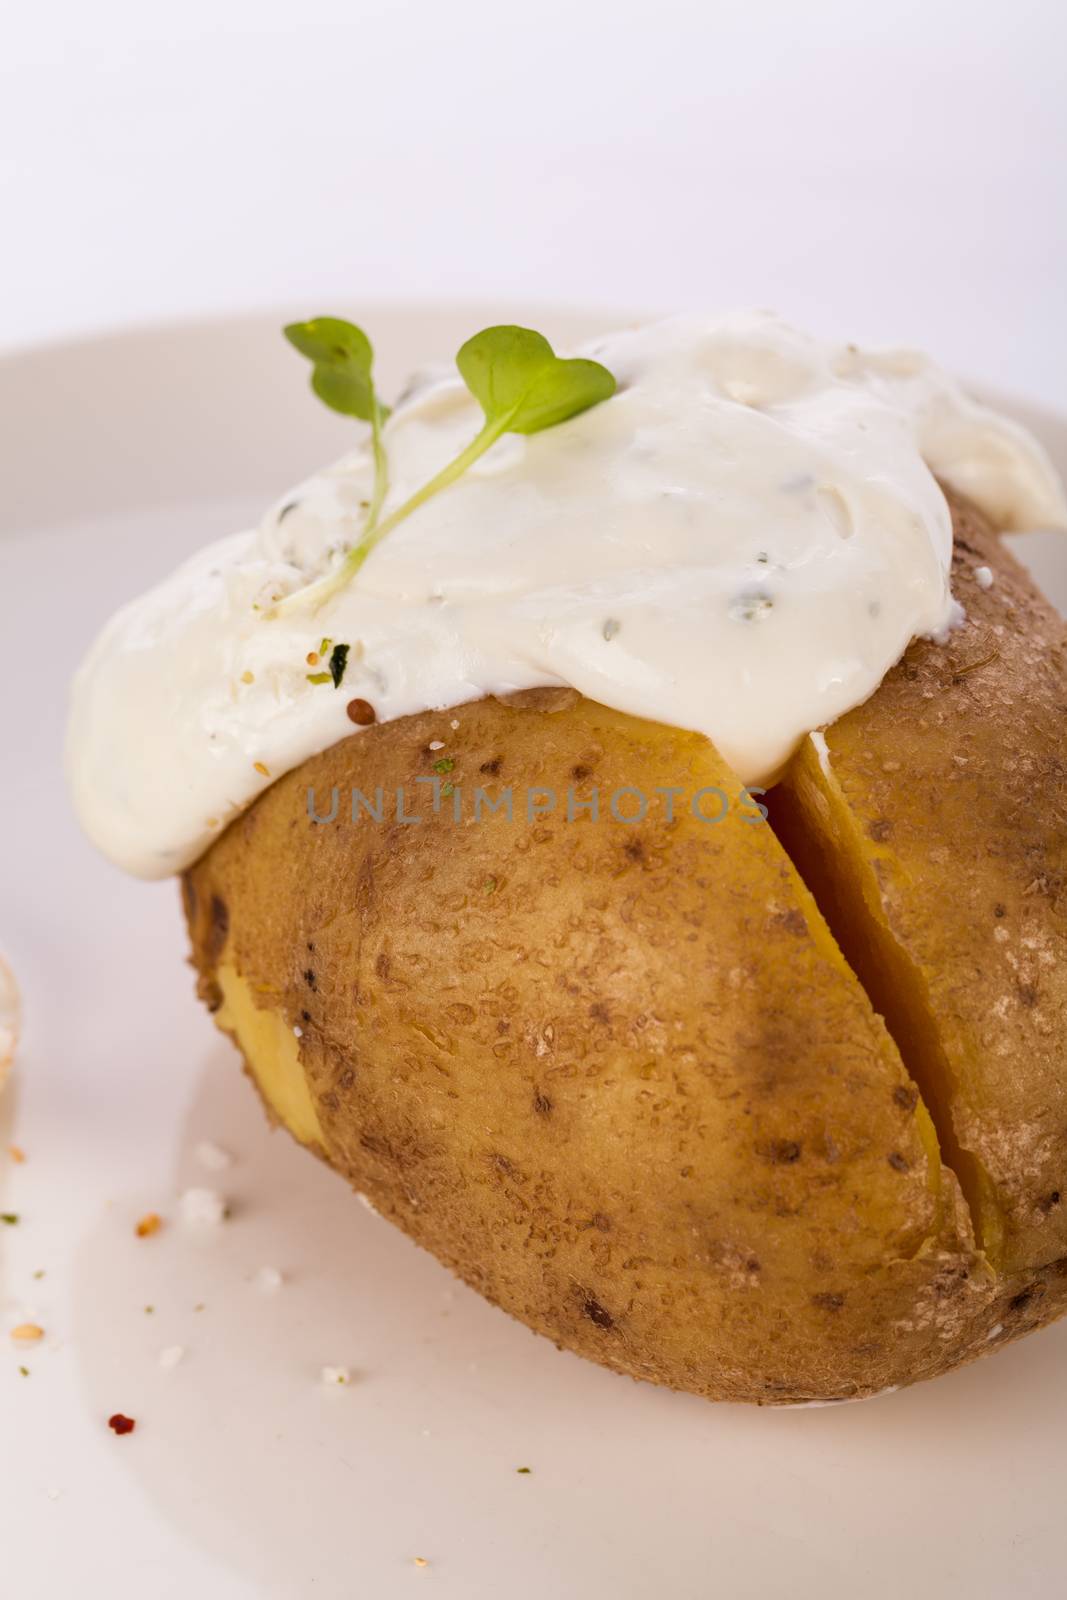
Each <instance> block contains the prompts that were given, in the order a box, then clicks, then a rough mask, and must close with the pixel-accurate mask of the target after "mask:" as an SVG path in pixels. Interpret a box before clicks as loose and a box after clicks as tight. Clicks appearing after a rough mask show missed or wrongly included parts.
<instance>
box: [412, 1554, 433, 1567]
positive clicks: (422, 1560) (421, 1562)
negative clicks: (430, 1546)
mask: <svg viewBox="0 0 1067 1600" xmlns="http://www.w3.org/2000/svg"><path fill="white" fill-rule="evenodd" d="M415 1565H416V1566H417V1567H428V1566H429V1565H430V1563H429V1562H428V1561H427V1559H426V1557H425V1556H416V1557H415Z"/></svg>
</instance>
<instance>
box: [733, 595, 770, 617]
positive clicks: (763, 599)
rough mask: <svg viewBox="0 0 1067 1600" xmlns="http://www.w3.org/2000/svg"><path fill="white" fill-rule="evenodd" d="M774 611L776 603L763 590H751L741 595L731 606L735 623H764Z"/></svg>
mask: <svg viewBox="0 0 1067 1600" xmlns="http://www.w3.org/2000/svg"><path fill="white" fill-rule="evenodd" d="M773 610H774V601H773V600H772V599H771V597H770V595H769V594H766V593H764V591H763V590H762V589H750V590H747V591H746V592H745V593H743V594H739V595H738V596H737V599H736V600H734V601H733V602H732V604H731V606H730V616H731V618H732V620H733V621H734V622H763V621H764V620H765V619H766V618H767V617H769V616H770V614H771V612H772V611H773Z"/></svg>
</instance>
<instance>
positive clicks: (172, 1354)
mask: <svg viewBox="0 0 1067 1600" xmlns="http://www.w3.org/2000/svg"><path fill="white" fill-rule="evenodd" d="M184 1354H185V1351H184V1349H183V1348H182V1346H181V1345H180V1344H169V1345H168V1346H167V1348H166V1349H165V1350H161V1351H160V1352H159V1364H160V1366H161V1367H163V1368H164V1369H165V1370H166V1371H168V1372H170V1371H171V1370H172V1369H173V1368H174V1367H176V1366H177V1365H178V1362H179V1361H180V1360H181V1359H182V1357H183V1356H184Z"/></svg>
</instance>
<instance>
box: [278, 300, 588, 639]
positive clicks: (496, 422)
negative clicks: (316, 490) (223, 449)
mask: <svg viewBox="0 0 1067 1600" xmlns="http://www.w3.org/2000/svg"><path fill="white" fill-rule="evenodd" d="M296 326H297V327H298V328H299V330H300V339H301V340H302V342H301V343H297V340H296V338H295V337H294V329H293V328H287V329H286V330H285V331H286V335H287V337H288V338H289V339H290V340H291V341H292V342H293V343H294V344H296V345H297V348H298V349H299V350H301V351H302V353H303V354H304V355H307V356H309V357H310V359H311V360H313V361H315V363H316V368H315V370H316V372H317V371H319V370H320V366H322V365H323V364H325V360H326V354H328V353H329V352H330V351H332V352H333V355H334V358H335V360H337V361H344V362H347V361H349V359H351V362H352V363H353V364H354V363H355V361H356V355H355V351H356V350H357V348H358V350H359V351H362V350H363V348H364V346H365V347H366V350H367V352H368V362H367V366H366V372H367V374H368V378H369V373H370V365H369V351H370V345H369V343H368V342H367V340H366V336H365V335H364V334H362V333H361V332H360V330H359V329H358V328H351V325H350V324H348V323H341V322H338V321H337V320H336V319H335V318H331V317H318V318H316V319H315V321H314V322H311V323H300V324H298V325H296ZM325 328H331V329H332V328H343V329H349V328H351V332H352V333H353V334H355V335H358V337H359V340H362V344H358V342H353V343H352V345H351V348H352V351H353V354H352V356H351V358H349V357H348V356H344V357H343V358H342V357H341V356H340V355H338V354H337V352H338V351H339V350H341V349H342V343H341V342H340V340H339V341H338V343H337V344H333V343H332V342H331V340H330V338H329V337H328V336H327V335H325V334H324V333H323V329H325ZM308 330H311V331H310V332H309V331H308ZM360 359H362V356H360ZM456 366H457V367H458V368H459V373H460V376H461V378H462V379H463V381H464V383H465V384H466V385H467V388H468V389H469V390H470V392H471V394H472V395H473V396H474V398H475V399H476V400H477V402H478V404H479V405H480V406H481V408H482V411H483V412H484V413H485V423H484V426H483V427H482V428H481V430H480V431H479V432H478V433H477V434H476V435H475V437H474V438H473V439H472V440H471V442H470V444H469V445H467V446H466V448H465V449H463V450H461V451H460V452H459V454H458V455H457V456H456V457H455V458H454V459H453V460H452V461H450V462H449V463H448V464H447V466H444V467H442V468H441V470H440V472H438V473H436V474H435V475H434V476H433V477H432V478H431V479H430V480H429V481H428V482H427V483H424V484H423V485H422V488H421V489H417V490H416V491H415V493H414V494H413V495H410V496H409V497H408V499H407V500H405V501H404V503H403V504H402V505H400V506H397V507H396V509H395V510H394V511H391V512H390V513H389V515H388V516H387V517H385V518H384V519H383V520H381V521H379V520H378V514H379V512H380V509H381V499H378V498H377V496H376V499H375V502H374V504H373V505H372V507H371V510H370V512H369V513H368V516H367V521H366V523H365V525H364V528H363V531H362V533H361V535H360V537H359V539H358V540H357V542H356V543H355V544H354V545H353V546H352V548H351V550H349V552H348V554H347V555H346V556H345V558H344V561H343V562H342V563H341V565H340V566H339V567H338V568H337V571H336V572H334V573H331V575H330V576H329V577H328V578H324V579H322V580H321V581H320V582H318V583H314V584H312V585H311V587H310V588H309V589H305V590H301V591H299V593H298V594H295V595H291V596H290V597H289V600H287V601H283V602H282V603H281V605H279V606H276V607H275V609H274V611H273V612H272V613H271V615H277V614H278V613H279V612H281V611H283V610H287V609H289V607H290V605H291V604H293V603H295V602H301V603H302V602H305V601H307V600H308V599H310V600H311V601H312V603H313V604H315V605H322V604H324V603H325V602H326V601H327V600H329V599H331V598H332V596H333V595H335V594H337V593H338V591H339V590H341V589H343V588H344V587H345V585H346V584H347V583H349V582H350V580H351V579H352V578H354V577H355V575H356V573H357V572H358V571H359V569H360V567H362V565H363V563H364V562H365V561H366V559H367V557H368V556H369V555H370V553H371V551H372V550H374V549H375V548H376V547H377V546H378V545H379V544H380V543H381V541H382V540H383V539H384V538H385V537H386V535H387V534H389V533H391V532H392V531H393V529H394V528H395V527H397V526H398V525H399V524H400V523H401V522H403V521H404V520H405V518H407V517H410V516H411V514H412V512H413V511H417V510H418V509H419V507H420V506H423V505H425V504H426V502H427V500H429V499H431V498H432V497H433V496H434V495H435V494H439V493H440V491H441V490H442V489H446V488H448V486H449V485H450V484H452V483H455V482H456V480H457V479H458V478H461V477H462V476H463V474H464V473H465V472H466V471H467V469H468V467H471V466H473V465H474V463H475V462H476V461H477V460H478V459H479V457H480V456H483V455H484V454H485V452H486V451H487V450H488V449H489V448H490V447H491V446H492V445H494V444H495V443H496V441H497V440H498V439H499V438H500V437H501V435H502V434H505V433H523V434H529V433H540V432H541V431H542V429H544V428H554V427H555V426H556V425H557V424H558V423H561V422H567V421H568V420H569V419H570V418H571V417H576V416H577V415H578V414H579V413H580V412H582V411H588V410H589V408H590V406H595V405H599V404H600V402H601V401H602V400H609V399H610V398H611V396H612V395H613V394H614V393H615V387H616V385H615V379H614V377H613V376H612V375H611V373H610V372H609V371H608V369H607V368H606V367H602V366H601V365H600V363H599V361H588V360H584V359H580V358H577V359H574V360H564V359H563V358H562V357H560V356H557V355H556V353H555V351H554V350H553V349H552V346H551V345H550V344H549V342H548V340H547V339H546V338H544V336H543V335H542V334H540V333H535V332H534V331H533V329H532V328H519V327H514V326H512V325H511V324H504V325H501V326H499V327H493V328H483V329H482V331H481V333H476V334H475V335H474V337H473V338H471V339H468V340H467V342H466V344H464V345H463V346H462V347H461V349H460V351H459V353H458V355H457V356H456ZM346 370H348V369H347V368H346ZM312 382H313V383H314V376H313V378H312ZM316 392H318V391H316ZM330 403H331V402H330V401H327V404H330ZM357 415H362V413H357ZM376 437H377V436H376ZM379 443H380V441H379ZM384 481H385V469H384V465H383V468H382V482H383V483H384ZM382 498H384V490H383V493H382Z"/></svg>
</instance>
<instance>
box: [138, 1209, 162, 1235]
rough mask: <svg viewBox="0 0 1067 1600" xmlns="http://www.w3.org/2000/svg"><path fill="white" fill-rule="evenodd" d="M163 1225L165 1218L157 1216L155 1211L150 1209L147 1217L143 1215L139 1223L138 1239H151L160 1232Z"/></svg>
mask: <svg viewBox="0 0 1067 1600" xmlns="http://www.w3.org/2000/svg"><path fill="white" fill-rule="evenodd" d="M162 1226H163V1218H162V1217H159V1216H157V1215H156V1213H155V1212H154V1211H150V1212H149V1213H148V1215H147V1217H142V1218H141V1220H140V1222H139V1223H138V1224H137V1229H136V1232H137V1237H138V1239H150V1238H151V1237H152V1235H153V1234H154V1233H158V1232H159V1230H160V1228H161V1227H162Z"/></svg>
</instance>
